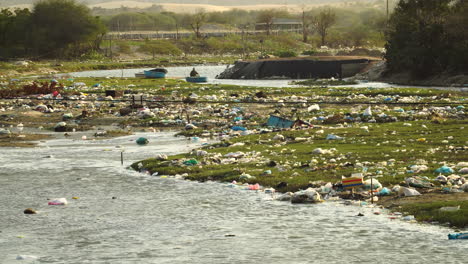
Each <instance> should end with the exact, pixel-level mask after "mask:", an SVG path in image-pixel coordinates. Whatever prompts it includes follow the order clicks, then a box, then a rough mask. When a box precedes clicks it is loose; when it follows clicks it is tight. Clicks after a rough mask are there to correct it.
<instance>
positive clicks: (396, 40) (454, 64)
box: [385, 0, 468, 77]
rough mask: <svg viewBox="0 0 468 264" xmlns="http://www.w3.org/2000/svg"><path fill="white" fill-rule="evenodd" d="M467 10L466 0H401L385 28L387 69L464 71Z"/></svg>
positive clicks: (467, 56) (427, 72)
mask: <svg viewBox="0 0 468 264" xmlns="http://www.w3.org/2000/svg"><path fill="white" fill-rule="evenodd" d="M467 14H468V1H465V0H401V1H400V2H399V3H398V5H397V7H396V9H395V11H394V13H393V15H392V16H391V19H390V22H389V27H388V31H387V44H386V49H387V51H386V55H385V58H386V60H387V65H388V69H389V71H391V72H403V71H409V72H410V73H411V74H413V75H414V76H416V77H426V76H431V75H434V74H437V73H441V72H452V73H464V74H467V73H468V63H467V62H468V31H467V25H468V15H467Z"/></svg>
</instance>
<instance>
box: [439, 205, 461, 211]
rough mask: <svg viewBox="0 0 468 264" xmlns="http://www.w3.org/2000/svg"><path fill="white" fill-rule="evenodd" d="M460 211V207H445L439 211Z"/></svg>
mask: <svg viewBox="0 0 468 264" xmlns="http://www.w3.org/2000/svg"><path fill="white" fill-rule="evenodd" d="M458 210H460V206H459V205H458V206H444V207H441V208H440V209H439V211H441V212H455V211H458Z"/></svg>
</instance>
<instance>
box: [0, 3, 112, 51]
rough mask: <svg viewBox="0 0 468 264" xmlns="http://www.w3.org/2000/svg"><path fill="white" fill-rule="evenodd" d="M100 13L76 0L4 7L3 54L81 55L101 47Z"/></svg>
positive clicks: (0, 40)
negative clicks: (31, 5) (11, 8)
mask: <svg viewBox="0 0 468 264" xmlns="http://www.w3.org/2000/svg"><path fill="white" fill-rule="evenodd" d="M106 31H107V29H106V26H105V25H104V24H103V23H102V21H101V19H100V18H99V17H95V16H92V15H91V12H90V10H89V9H88V8H87V7H86V6H84V5H82V4H78V3H77V2H76V1H75V0H41V1H39V2H37V3H36V4H35V5H34V7H33V9H32V10H29V9H16V10H14V11H11V10H10V9H2V10H0V58H12V57H27V58H37V59H40V58H64V57H79V56H80V55H82V54H84V53H86V52H88V51H89V50H97V49H99V46H100V42H101V40H102V38H103V36H104V34H105V33H106Z"/></svg>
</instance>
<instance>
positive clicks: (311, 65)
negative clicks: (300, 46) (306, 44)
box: [218, 59, 369, 79]
mask: <svg viewBox="0 0 468 264" xmlns="http://www.w3.org/2000/svg"><path fill="white" fill-rule="evenodd" d="M368 63H369V60H368V59H352V60H313V59H290V60H287V59H278V60H260V61H249V62H245V61H241V62H236V64H235V65H234V67H231V68H230V69H227V70H226V71H225V72H223V73H221V74H220V75H219V76H218V78H219V79H271V78H275V77H283V78H287V79H310V78H331V77H349V76H353V75H355V74H356V73H358V72H359V71H360V70H362V69H363V68H364V67H365V66H366V65H367V64H368Z"/></svg>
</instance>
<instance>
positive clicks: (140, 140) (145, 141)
mask: <svg viewBox="0 0 468 264" xmlns="http://www.w3.org/2000/svg"><path fill="white" fill-rule="evenodd" d="M136 143H137V144H138V145H146V144H148V143H149V140H148V139H147V138H144V137H140V138H138V139H137V140H136Z"/></svg>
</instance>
